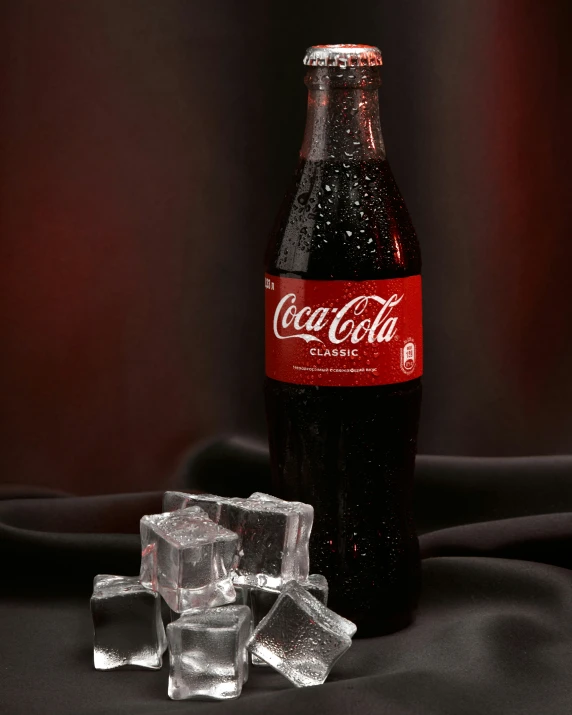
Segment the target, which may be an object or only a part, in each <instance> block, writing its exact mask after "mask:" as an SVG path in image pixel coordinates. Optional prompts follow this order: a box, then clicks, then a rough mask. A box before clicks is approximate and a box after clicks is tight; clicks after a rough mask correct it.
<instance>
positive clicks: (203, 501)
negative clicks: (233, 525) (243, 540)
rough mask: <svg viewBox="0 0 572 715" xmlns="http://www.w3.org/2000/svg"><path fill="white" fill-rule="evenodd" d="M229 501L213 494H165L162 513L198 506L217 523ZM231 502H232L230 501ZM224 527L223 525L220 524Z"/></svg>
mask: <svg viewBox="0 0 572 715" xmlns="http://www.w3.org/2000/svg"><path fill="white" fill-rule="evenodd" d="M227 501H229V500H228V499H226V498H225V497H218V496H216V495H215V494H191V493H190V492H174V491H173V492H165V494H164V495H163V511H164V512H166V511H177V510H179V509H187V508H188V507H193V506H198V507H200V508H201V509H202V510H203V511H205V512H206V513H207V515H208V517H209V519H212V520H213V521H214V522H215V523H217V524H218V523H219V520H220V515H221V510H222V508H223V505H224V504H225V502H227ZM230 501H232V500H230ZM222 526H224V524H222Z"/></svg>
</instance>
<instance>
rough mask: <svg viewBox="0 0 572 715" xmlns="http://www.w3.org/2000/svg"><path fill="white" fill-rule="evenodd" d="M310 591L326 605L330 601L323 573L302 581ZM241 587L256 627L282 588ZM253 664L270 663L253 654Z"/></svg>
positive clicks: (312, 575)
mask: <svg viewBox="0 0 572 715" xmlns="http://www.w3.org/2000/svg"><path fill="white" fill-rule="evenodd" d="M300 585H301V586H303V587H304V588H305V589H306V591H308V593H310V594H311V595H312V596H314V597H315V598H317V599H318V601H320V603H323V604H324V606H325V605H327V601H328V582H327V580H326V578H325V577H324V576H322V575H321V574H310V576H308V579H307V580H306V581H303V582H301V583H300ZM236 588H237V589H238V588H241V589H242V591H243V593H244V594H245V595H244V596H242V597H243V598H244V603H245V604H246V605H247V606H249V607H250V610H251V612H252V625H253V627H254V628H256V626H257V625H258V624H259V623H260V621H261V620H262V619H263V618H264V617H265V616H266V615H267V613H268V612H269V611H270V609H271V608H272V606H273V605H274V604H275V603H276V599H277V598H278V596H279V595H280V590H281V589H274V588H257V587H255V586H242V587H240V586H237V587H236ZM237 593H238V591H237ZM251 658H252V665H262V666H264V665H268V663H266V661H264V660H261V659H260V658H259V657H258V656H257V655H254V654H252V655H251Z"/></svg>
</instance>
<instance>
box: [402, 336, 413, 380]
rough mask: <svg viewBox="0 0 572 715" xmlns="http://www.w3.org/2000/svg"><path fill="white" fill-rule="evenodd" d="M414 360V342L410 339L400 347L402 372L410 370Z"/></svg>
mask: <svg viewBox="0 0 572 715" xmlns="http://www.w3.org/2000/svg"><path fill="white" fill-rule="evenodd" d="M415 362H416V360H415V343H414V342H413V340H410V341H409V342H407V343H405V345H404V346H403V347H402V348H401V369H402V370H403V372H411V371H412V370H413V369H414V368H415Z"/></svg>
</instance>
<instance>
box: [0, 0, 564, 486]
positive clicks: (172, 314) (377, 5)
mask: <svg viewBox="0 0 572 715" xmlns="http://www.w3.org/2000/svg"><path fill="white" fill-rule="evenodd" d="M571 22H572V3H570V2H569V1H567V0H561V1H558V0H555V1H544V2H542V3H540V2H537V1H533V0H424V1H422V0H395V1H393V2H389V1H385V2H382V1H379V2H373V1H372V2H354V3H348V2H347V1H345V2H342V1H341V0H330V1H329V2H302V1H297V2H289V3H287V4H286V3H276V2H236V1H235V0H226V1H224V0H211V1H210V2H208V3H202V2H201V3H199V2H191V1H190V0H82V2H72V1H71V0H69V1H67V2H66V1H64V0H50V2H47V1H43V0H3V1H2V2H1V3H0V55H1V58H2V61H1V63H0V67H1V76H0V80H1V87H0V90H1V91H0V105H1V106H0V123H1V126H0V151H1V164H0V172H1V173H0V237H1V244H0V245H1V260H0V290H1V300H0V321H1V325H0V329H1V333H0V335H1V346H0V349H1V365H0V393H1V398H0V399H1V405H0V406H1V410H2V417H1V419H2V424H1V425H0V459H1V464H0V469H1V474H2V481H3V482H15V483H27V484H35V485H43V486H46V487H52V488H56V489H63V490H69V491H73V492H77V493H97V492H106V491H128V490H140V489H148V488H160V487H161V485H163V484H164V483H165V482H166V480H168V478H169V476H170V475H171V474H172V472H173V470H174V469H175V467H176V465H177V463H178V461H179V460H180V458H181V455H182V454H183V453H184V451H185V450H186V449H187V448H188V447H189V446H191V445H193V444H196V443H197V442H199V441H201V440H204V439H207V438H209V437H212V436H214V435H217V434H220V433H231V432H234V433H240V434H243V435H250V436H253V437H263V435H264V416H263V405H262V393H261V380H262V374H263V343H262V338H263V336H262V307H263V306H262V256H263V251H264V246H265V242H266V236H267V234H268V231H269V229H270V226H271V224H272V220H273V217H274V214H275V212H276V210H277V208H278V205H279V203H280V200H281V196H282V194H283V193H284V191H285V189H286V187H287V184H288V181H289V179H290V176H291V174H292V171H293V169H294V166H295V163H296V156H297V151H298V149H299V146H300V142H301V136H302V130H303V122H304V114H305V93H306V90H305V87H304V85H303V74H304V70H303V67H302V64H301V60H302V57H303V53H304V50H305V48H306V47H307V46H308V45H311V44H316V43H325V42H364V43H370V44H375V45H378V46H380V47H381V49H382V51H383V54H384V63H385V68H384V73H383V76H384V85H383V87H382V91H381V101H382V122H383V128H384V136H385V140H386V143H387V146H388V150H389V159H390V162H391V164H392V167H393V170H394V173H395V175H396V178H397V181H398V183H399V185H400V188H401V190H402V192H403V194H404V196H405V198H406V201H407V203H408V206H409V209H410V212H411V214H412V217H413V221H414V223H415V225H416V227H417V230H418V234H419V237H420V241H421V244H422V249H423V255H424V288H425V329H426V333H425V340H426V378H425V400H424V409H423V418H422V425H421V433H420V451H421V452H425V453H431V454H462V455H489V456H492V455H497V456H502V455H527V454H547V453H565V452H570V451H571V450H572V409H571V407H570V405H571V404H572V376H571V374H570V373H571V367H572V299H571V298H570V283H571V281H572V275H571V267H572V241H571V225H570V224H571V211H570V203H571V198H572V197H571V191H570V189H571V180H570V174H571V171H570V160H571V153H570V127H571V125H572V113H571V104H570V85H571V81H572V72H571V63H570V59H571V56H572V50H571V44H570V27H571Z"/></svg>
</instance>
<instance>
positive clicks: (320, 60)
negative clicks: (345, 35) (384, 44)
mask: <svg viewBox="0 0 572 715" xmlns="http://www.w3.org/2000/svg"><path fill="white" fill-rule="evenodd" d="M304 64H305V65H310V66H311V67H375V66H377V65H381V64H383V63H382V60H381V52H380V50H378V48H377V47H372V46H371V45H314V46H313V47H309V48H308V49H307V50H306V56H305V57H304Z"/></svg>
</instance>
